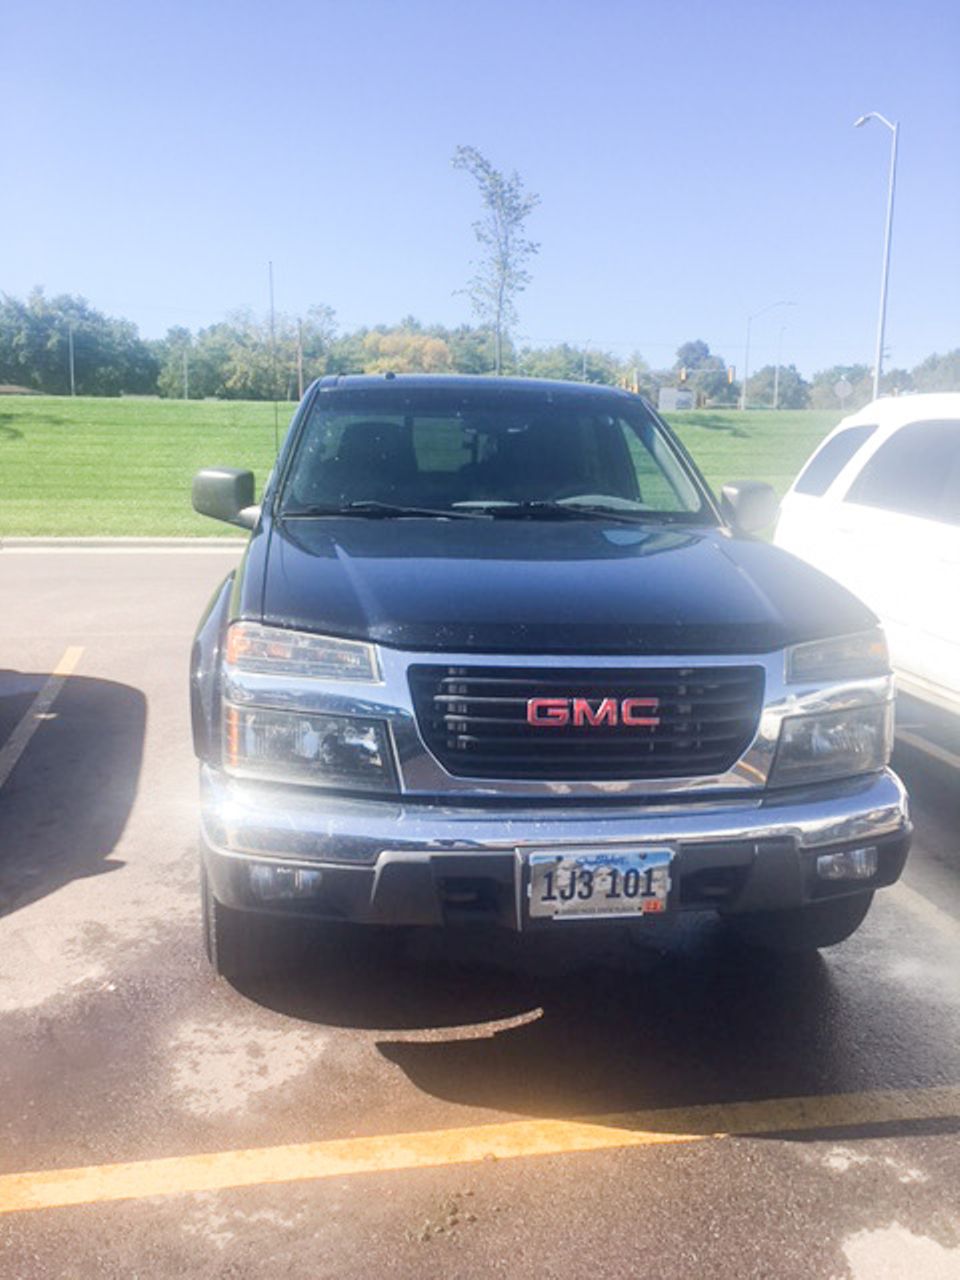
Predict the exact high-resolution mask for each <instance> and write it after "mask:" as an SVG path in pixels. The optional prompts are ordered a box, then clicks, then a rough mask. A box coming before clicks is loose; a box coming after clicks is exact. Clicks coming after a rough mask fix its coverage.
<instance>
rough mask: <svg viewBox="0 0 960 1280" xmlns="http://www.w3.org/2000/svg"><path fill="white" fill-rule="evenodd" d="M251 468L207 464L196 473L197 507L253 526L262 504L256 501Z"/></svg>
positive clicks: (243, 525)
mask: <svg viewBox="0 0 960 1280" xmlns="http://www.w3.org/2000/svg"><path fill="white" fill-rule="evenodd" d="M253 494H254V482H253V472H252V471H237V470H236V469H235V468H233V467H207V468H205V469H204V470H203V471H198V472H197V474H196V475H195V476H194V477H193V490H192V493H191V495H190V496H191V498H192V501H193V509H194V511H199V512H200V514H201V515H202V516H210V518H211V519H212V520H226V522H227V524H236V525H239V526H240V528H241V529H252V528H253V527H254V525H255V524H256V523H257V520H258V519H259V518H260V508H259V506H256V505H255V504H254V501H253Z"/></svg>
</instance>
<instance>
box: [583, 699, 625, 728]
mask: <svg viewBox="0 0 960 1280" xmlns="http://www.w3.org/2000/svg"><path fill="white" fill-rule="evenodd" d="M573 723H574V724H576V725H584V724H590V725H598V724H616V723H617V700H616V698H604V700H603V701H602V702H601V703H600V705H599V707H597V709H596V711H594V709H593V707H591V705H590V703H589V702H588V701H587V700H586V698H574V700H573Z"/></svg>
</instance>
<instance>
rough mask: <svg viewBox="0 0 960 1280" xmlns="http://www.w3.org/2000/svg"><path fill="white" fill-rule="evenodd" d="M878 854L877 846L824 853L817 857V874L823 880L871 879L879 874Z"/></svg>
mask: <svg viewBox="0 0 960 1280" xmlns="http://www.w3.org/2000/svg"><path fill="white" fill-rule="evenodd" d="M878 862H879V859H878V855H877V850H876V848H875V846H873V845H870V846H868V847H867V848H865V849H845V850H844V851H843V852H842V853H823V854H821V855H820V857H819V858H817V875H818V876H819V877H820V879H821V880H870V879H871V878H872V877H873V876H875V875H876V874H877V866H878Z"/></svg>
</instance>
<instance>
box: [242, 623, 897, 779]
mask: <svg viewBox="0 0 960 1280" xmlns="http://www.w3.org/2000/svg"><path fill="white" fill-rule="evenodd" d="M438 659H441V661H442V664H443V665H444V666H485V667H499V666H503V667H514V668H525V669H528V668H537V667H539V668H542V667H543V666H544V663H545V662H548V663H549V664H550V667H551V668H556V670H557V672H558V679H560V678H562V675H563V672H564V670H565V669H570V668H578V667H579V668H581V669H582V668H584V667H587V666H589V667H590V668H591V669H592V670H595V671H596V672H597V673H598V678H603V676H604V673H606V672H614V671H616V670H618V669H620V670H622V669H623V668H625V667H632V666H635V667H636V668H637V669H638V672H639V670H643V671H653V670H656V669H659V668H663V667H673V668H676V667H681V666H682V667H684V668H700V667H728V666H732V667H736V666H740V667H742V666H761V667H763V669H764V672H765V693H764V704H763V710H762V713H761V715H760V722H759V725H758V727H757V732H756V734H755V736H754V738H753V741H752V742H751V743H750V744H749V746H748V747H747V749H746V750H745V751H744V753H743V754H742V755H741V756H740V758H739V760H737V761H736V763H735V764H734V765H733V766H732V767H731V768H730V769H728V770H726V771H725V772H723V773H719V774H713V775H708V776H702V777H697V776H689V777H675V778H652V779H651V778H647V779H618V780H609V779H608V780H600V781H596V780H594V781H569V780H563V779H520V780H518V779H511V778H460V777H455V776H454V775H453V774H451V773H449V772H448V771H447V770H446V769H445V768H444V767H443V766H442V764H441V763H440V761H439V760H437V759H436V758H435V757H434V756H433V755H432V754H431V752H430V751H429V749H428V747H427V744H426V742H425V741H424V739H423V737H422V735H421V733H420V730H419V727H418V725H417V722H416V716H415V714H414V707H413V700H412V697H411V693H410V686H409V679H408V670H409V668H410V667H411V666H412V665H414V664H416V663H421V664H423V663H427V664H430V663H431V662H432V663H434V664H436V663H437V660H438ZM379 660H380V670H381V675H382V683H381V684H379V685H358V684H345V683H341V682H337V681H332V680H318V679H310V680H304V679H299V678H292V677H288V676H273V675H266V674H262V673H259V674H253V673H238V672H229V673H224V679H223V682H222V692H223V695H224V697H226V698H227V699H228V700H229V701H231V702H236V703H239V704H245V703H254V704H256V705H259V706H267V707H278V708H298V709H303V710H307V711H322V712H324V713H326V714H329V715H355V716H366V717H375V718H379V719H382V720H384V721H385V722H386V723H387V724H388V726H389V730H390V734H391V738H392V741H393V745H394V751H395V757H396V765H397V773H398V777H399V779H400V788H401V794H406V795H410V796H431V797H436V796H442V797H449V798H450V800H451V802H455V801H456V798H457V797H458V796H459V797H470V796H473V797H476V798H478V799H480V798H499V799H510V798H514V799H516V798H519V797H522V798H525V799H526V798H529V799H542V800H546V801H550V800H553V801H555V802H556V801H559V800H562V799H571V800H576V799H582V800H589V799H591V798H593V799H604V798H605V799H607V800H615V799H617V800H620V799H622V800H624V801H625V802H628V801H629V800H630V799H631V798H635V799H637V800H644V799H650V798H653V797H660V796H677V795H679V796H688V797H695V796H708V795H710V794H711V793H719V792H723V793H728V794H740V795H743V794H745V793H753V794H756V793H759V792H761V791H762V789H763V787H764V786H765V785H766V781H767V777H768V774H769V772H770V768H771V766H772V763H773V757H774V753H775V751H776V746H777V741H778V738H779V734H780V725H781V722H782V721H783V719H784V718H785V717H786V716H788V715H803V714H805V713H813V712H825V711H840V710H843V709H845V708H847V707H861V706H870V705H873V704H875V703H884V702H889V701H890V700H891V699H892V698H893V679H892V677H890V676H874V677H870V678H868V679H862V680H845V681H831V682H828V683H825V684H816V683H814V682H807V683H805V684H790V685H788V684H787V683H786V680H785V670H784V653H783V651H782V650H776V651H774V652H772V653H766V654H737V655H722V656H718V655H716V654H708V655H703V656H693V657H691V656H689V655H687V654H684V655H682V656H679V655H659V654H658V655H651V656H646V655H644V656H638V655H637V654H629V655H628V654H621V655H616V656H610V655H606V654H605V655H602V656H600V655H593V654H583V653H581V654H577V655H570V656H567V655H550V657H549V658H545V657H544V655H542V654H535V655H526V654H504V655H497V654H486V653H442V652H441V653H423V652H412V651H406V650H401V649H391V648H387V647H386V646H382V645H381V646H379Z"/></svg>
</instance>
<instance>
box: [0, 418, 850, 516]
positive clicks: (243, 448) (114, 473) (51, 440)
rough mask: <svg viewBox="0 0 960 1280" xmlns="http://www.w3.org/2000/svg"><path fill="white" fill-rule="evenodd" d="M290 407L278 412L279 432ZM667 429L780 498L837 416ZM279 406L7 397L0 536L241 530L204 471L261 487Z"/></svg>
mask: <svg viewBox="0 0 960 1280" xmlns="http://www.w3.org/2000/svg"><path fill="white" fill-rule="evenodd" d="M292 410H293V406H292V405H281V407H280V431H281V435H282V433H283V431H284V430H285V429H286V425H287V423H288V421H289V419H290V415H291V413H292ZM670 420H671V422H672V424H673V426H675V427H676V429H677V431H678V432H679V435H680V437H681V439H682V440H683V442H684V444H685V445H686V446H687V448H688V449H689V450H690V452H691V453H692V454H693V456H694V458H695V459H696V460H697V462H698V463H699V465H700V467H701V468H702V470H703V471H704V473H705V475H706V476H707V479H708V480H709V481H710V483H711V484H712V485H713V486H714V487H715V488H719V486H720V485H721V484H723V483H724V481H726V480H741V479H758V480H767V481H769V482H770V483H771V484H773V485H774V486H775V487H776V488H777V489H778V491H780V492H783V490H784V489H785V488H786V487H787V485H788V484H789V483H790V481H791V480H792V479H793V477H794V476H795V475H796V473H797V471H798V470H799V468H800V465H801V464H802V463H803V461H804V459H805V458H806V457H807V456H808V454H809V453H810V452H811V450H812V449H813V447H814V445H815V444H816V443H817V441H818V440H820V439H821V438H822V436H823V435H824V434H825V432H826V431H827V430H828V429H829V428H830V427H831V426H833V424H834V422H835V421H836V415H835V414H832V413H829V412H828V413H814V412H809V413H808V412H792V411H785V412H782V413H770V412H763V411H762V410H760V411H756V412H750V413H745V414H744V413H736V412H732V411H726V410H724V411H720V410H704V411H702V412H697V413H678V414H673V415H671V419H670ZM273 455H274V409H273V405H271V404H263V403H255V402H252V401H240V402H226V401H190V402H187V403H184V402H183V401H178V400H151V399H142V400H141V399H119V400H98V399H93V398H87V397H80V396H78V397H77V398H76V399H69V398H66V397H59V396H6V397H3V398H2V399H0V537H2V536H7V537H13V536H38V535H54V536H68V535H86V536H90V535H107V536H119V535H130V536H147V535H183V534H186V535H196V536H206V537H215V536H217V535H231V534H234V535H235V534H237V533H238V532H239V531H238V530H235V529H231V528H230V527H229V526H228V525H224V524H218V523H217V522H216V521H213V520H207V519H204V517H202V516H198V515H196V514H195V512H194V511H193V510H192V509H191V507H190V481H191V479H192V477H193V474H194V472H195V471H197V470H199V468H200V467H203V466H214V465H218V464H219V465H226V466H235V467H249V468H251V469H252V470H253V471H254V472H255V473H256V476H257V480H258V482H260V483H262V482H263V480H264V479H265V478H266V475H267V472H268V471H269V469H270V466H271V464H272V461H273Z"/></svg>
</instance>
